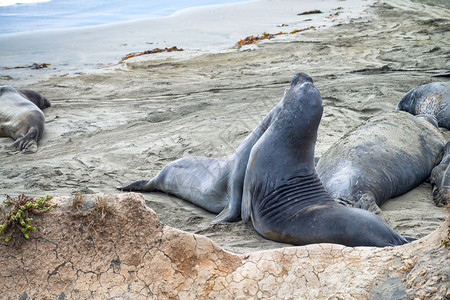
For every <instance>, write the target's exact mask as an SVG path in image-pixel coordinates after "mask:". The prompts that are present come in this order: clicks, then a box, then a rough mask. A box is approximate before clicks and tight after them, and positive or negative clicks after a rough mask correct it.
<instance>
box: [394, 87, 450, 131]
mask: <svg viewBox="0 0 450 300" xmlns="http://www.w3.org/2000/svg"><path fill="white" fill-rule="evenodd" d="M397 110H403V111H406V112H409V113H411V114H413V115H419V114H424V115H432V116H434V117H435V118H436V119H437V120H438V124H439V126H440V127H445V128H447V129H450V83H449V82H432V83H428V84H424V85H421V86H419V87H417V88H414V89H412V90H410V91H409V92H407V93H406V94H405V95H404V96H403V97H402V99H400V101H399V102H398V104H397Z"/></svg>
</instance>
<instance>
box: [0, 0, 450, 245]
mask: <svg viewBox="0 0 450 300" xmlns="http://www.w3.org/2000/svg"><path fill="white" fill-rule="evenodd" d="M427 3H428V4H421V3H418V2H413V1H408V0H394V1H389V4H387V3H384V2H377V3H376V4H375V5H374V6H372V7H370V8H369V9H368V11H366V12H365V13H364V14H363V15H362V16H361V17H357V18H353V19H352V20H350V22H349V23H348V24H342V25H339V26H333V27H328V28H326V29H320V30H310V31H305V32H303V33H301V34H297V35H292V36H289V37H280V38H275V39H272V40H270V41H265V42H261V43H258V44H257V45H252V46H249V47H244V48H242V49H241V50H239V51H238V50H232V51H228V52H226V53H217V54H202V55H195V56H186V55H182V54H178V53H176V54H170V55H168V54H167V53H165V54H164V53H161V54H158V55H156V56H152V57H150V56H149V57H139V58H138V59H135V61H134V62H133V61H129V62H128V63H127V65H126V66H125V67H123V68H121V69H118V70H116V71H114V72H108V73H102V74H91V75H82V76H76V77H54V78H52V79H50V80H48V81H43V82H39V83H36V84H32V85H29V86H28V87H29V88H34V89H37V90H39V91H41V92H42V93H43V94H44V95H45V96H46V97H47V98H48V99H50V100H51V101H52V107H51V108H49V109H47V110H45V115H46V117H47V123H46V131H45V135H44V137H43V138H42V140H41V141H40V143H39V150H38V152H37V153H35V154H31V155H24V154H11V153H7V152H6V151H5V150H2V151H0V161H1V167H0V199H4V198H5V195H10V196H16V195H18V194H21V193H25V194H28V195H31V196H42V195H46V194H50V195H71V194H74V193H75V192H77V191H83V192H85V193H111V192H116V190H115V188H114V187H115V186H119V185H123V184H127V183H131V182H133V181H136V180H139V179H150V178H151V177H152V176H154V175H156V174H157V172H158V171H159V170H160V169H161V168H162V167H163V166H165V165H166V164H167V163H169V162H171V161H173V160H175V159H177V158H180V157H186V156H194V155H195V156H207V157H226V156H228V155H231V154H232V153H233V152H234V151H235V149H236V147H237V146H238V145H239V143H240V142H241V141H242V140H243V139H244V138H245V137H246V136H247V135H248V134H249V133H250V132H251V131H252V130H253V128H254V127H256V125H257V124H258V123H259V122H260V121H261V120H262V118H263V117H264V116H265V115H266V114H267V113H268V112H269V111H270V110H271V109H272V107H273V106H274V105H275V104H276V103H277V102H278V101H279V100H280V99H281V97H282V95H283V91H284V89H285V88H286V87H287V86H288V84H289V81H290V79H291V76H292V75H293V74H295V73H296V72H300V71H302V72H306V73H309V74H310V75H311V76H312V77H313V79H314V81H315V85H316V86H317V88H318V89H319V90H320V92H321V94H322V98H323V100H324V114H323V118H322V122H321V125H320V127H319V137H318V141H317V146H316V155H317V156H320V155H321V154H322V153H324V151H326V149H328V148H329V147H330V146H331V145H332V144H333V143H334V142H336V141H337V140H338V139H339V138H340V137H342V136H343V135H344V134H345V133H346V132H348V131H349V130H351V129H352V128H354V127H356V126H358V125H360V124H363V123H364V122H365V121H366V120H367V119H368V118H370V117H372V116H374V115H377V114H382V113H384V112H389V111H392V110H393V109H394V108H395V105H396V103H397V102H398V100H399V99H400V97H401V96H402V95H403V94H404V93H405V92H407V91H408V90H409V89H411V88H413V87H416V86H418V85H421V84H424V83H428V82H431V81H438V80H448V79H445V78H444V79H442V78H433V77H431V75H433V74H436V73H440V72H442V71H444V70H446V69H448V68H449V66H448V55H449V51H450V40H449V39H448V30H446V29H448V27H449V25H450V21H449V19H448V16H449V15H450V7H448V4H447V3H445V2H432V1H428V2H427ZM11 142H12V141H11V140H10V139H6V138H2V139H0V145H1V146H5V145H8V144H10V143H11ZM144 197H145V199H146V201H147V204H148V205H149V206H150V207H151V208H152V209H154V210H155V211H156V213H157V214H158V216H159V218H160V219H161V220H162V222H164V223H165V224H168V225H170V226H173V227H175V228H179V229H182V230H185V231H189V232H194V233H198V234H203V235H205V236H207V237H210V238H211V239H213V240H214V241H215V242H217V243H218V244H219V245H220V246H222V247H223V248H225V249H227V250H231V251H234V252H238V253H246V252H250V251H255V250H262V249H271V248H276V247H281V246H285V245H284V244H280V243H275V242H272V241H268V240H266V239H264V238H262V237H260V236H259V235H258V234H257V233H256V232H255V231H254V230H253V228H252V227H251V226H250V225H247V224H243V223H242V222H239V223H228V224H219V225H210V224H209V222H210V221H212V220H213V218H214V215H213V214H210V213H207V212H205V211H204V210H202V209H200V208H197V207H195V206H193V205H190V204H189V203H187V202H185V201H183V200H181V199H178V198H176V197H173V196H168V195H165V194H163V193H146V194H144ZM382 210H383V211H382V217H383V218H385V219H386V220H387V222H388V223H389V224H390V225H391V226H392V227H393V228H394V229H395V230H397V231H398V232H399V233H401V234H404V235H407V236H414V237H417V238H420V237H423V236H425V235H426V234H428V233H430V232H431V231H432V230H434V229H435V228H437V227H438V226H439V224H440V223H441V222H442V221H443V220H444V218H445V217H446V216H447V215H448V212H446V211H444V209H442V208H438V207H435V206H434V204H433V201H432V197H431V188H430V184H429V183H426V182H425V183H422V184H421V185H420V186H419V187H418V188H416V189H414V190H413V191H411V192H409V193H407V194H405V195H403V196H401V197H398V198H396V199H391V200H389V201H388V202H387V203H386V204H385V205H383V207H382ZM143 230H145V229H143Z"/></svg>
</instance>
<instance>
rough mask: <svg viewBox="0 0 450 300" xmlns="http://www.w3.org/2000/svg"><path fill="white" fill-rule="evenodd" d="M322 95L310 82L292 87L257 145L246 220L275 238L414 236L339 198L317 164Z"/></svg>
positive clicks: (393, 240) (377, 242) (352, 240)
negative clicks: (333, 195) (328, 188)
mask: <svg viewBox="0 0 450 300" xmlns="http://www.w3.org/2000/svg"><path fill="white" fill-rule="evenodd" d="M322 112H323V106H322V98H321V96H320V93H319V91H318V90H317V89H316V87H315V86H314V85H313V84H312V83H309V82H306V83H303V84H297V85H295V86H291V88H290V89H289V90H288V91H287V92H286V94H285V99H284V103H283V107H282V109H281V111H280V113H279V114H278V117H277V119H276V120H275V121H274V122H273V123H272V124H271V126H270V127H269V128H268V129H267V130H266V132H265V133H264V134H263V135H262V136H261V138H260V139H259V140H258V141H257V142H256V144H255V145H254V146H253V147H252V150H251V153H250V157H249V160H248V164H247V170H246V173H245V179H244V194H243V199H242V211H241V215H242V220H244V221H247V220H251V222H252V224H253V227H254V228H255V230H256V231H257V232H258V233H259V234H260V235H262V236H264V237H266V238H268V239H272V240H274V241H278V242H283V243H291V244H294V245H305V244H311V243H337V244H342V245H346V246H378V247H384V246H393V245H402V244H404V243H407V242H408V241H409V240H408V239H406V238H404V237H402V236H401V235H399V234H398V233H396V232H395V231H394V230H393V229H391V228H390V227H389V226H388V225H387V224H386V223H385V222H384V221H383V220H382V219H381V218H379V217H378V216H376V215H375V214H373V213H371V212H368V211H365V210H362V209H358V208H352V207H347V206H345V205H342V204H340V203H338V202H336V201H334V200H333V199H332V198H331V197H330V195H329V194H328V193H327V191H326V190H325V188H324V187H323V185H322V183H321V181H320V179H319V177H318V176H317V173H316V170H315V167H314V148H315V143H316V139H317V129H318V126H319V123H320V119H321V117H322Z"/></svg>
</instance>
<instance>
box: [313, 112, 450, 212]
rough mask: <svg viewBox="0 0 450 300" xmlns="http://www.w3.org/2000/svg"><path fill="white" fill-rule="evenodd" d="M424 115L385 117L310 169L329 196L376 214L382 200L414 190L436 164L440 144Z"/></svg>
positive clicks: (355, 133) (336, 146) (370, 122)
mask: <svg viewBox="0 0 450 300" xmlns="http://www.w3.org/2000/svg"><path fill="white" fill-rule="evenodd" d="M428 119H429V118H428V117H427V116H413V115H411V114H408V113H405V112H401V111H400V112H395V111H394V112H391V113H388V114H385V115H382V116H377V117H374V118H371V119H369V120H368V122H367V123H366V124H365V125H363V126H361V127H359V128H357V129H356V130H354V131H351V132H350V133H348V134H347V135H345V136H344V137H343V138H342V139H341V140H339V141H338V142H337V143H335V144H334V145H332V146H331V147H330V148H329V149H328V150H327V151H326V152H325V153H324V154H323V156H322V157H321V158H320V160H319V162H318V164H317V166H316V169H317V173H318V175H319V178H320V179H321V180H322V182H323V184H324V186H325V189H326V190H327V191H328V193H330V195H331V197H332V198H333V199H335V200H337V201H339V202H343V203H345V204H347V205H350V206H354V207H359V208H363V209H366V210H370V211H374V212H376V211H378V210H379V206H381V205H382V204H383V203H384V202H385V201H386V200H387V199H389V198H392V197H396V196H399V195H401V194H403V193H406V192H408V191H409V190H411V189H413V188H414V187H416V186H417V185H418V184H419V183H421V182H422V181H424V180H425V179H427V178H428V176H430V173H431V170H432V169H433V167H434V166H435V165H436V164H437V163H438V162H439V159H440V153H441V151H442V149H443V147H444V145H445V139H444V137H443V136H442V134H441V133H440V132H439V130H438V129H437V128H436V127H435V126H434V125H433V124H432V123H430V122H429V121H428Z"/></svg>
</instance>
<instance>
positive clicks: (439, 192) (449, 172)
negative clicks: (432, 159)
mask: <svg viewBox="0 0 450 300" xmlns="http://www.w3.org/2000/svg"><path fill="white" fill-rule="evenodd" d="M449 165H450V142H447V144H446V145H445V147H444V151H443V158H442V160H441V162H440V163H439V165H437V166H436V167H434V169H433V171H431V175H430V182H431V187H432V189H433V200H434V203H435V204H436V206H445V205H447V204H448V203H450V167H449Z"/></svg>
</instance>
